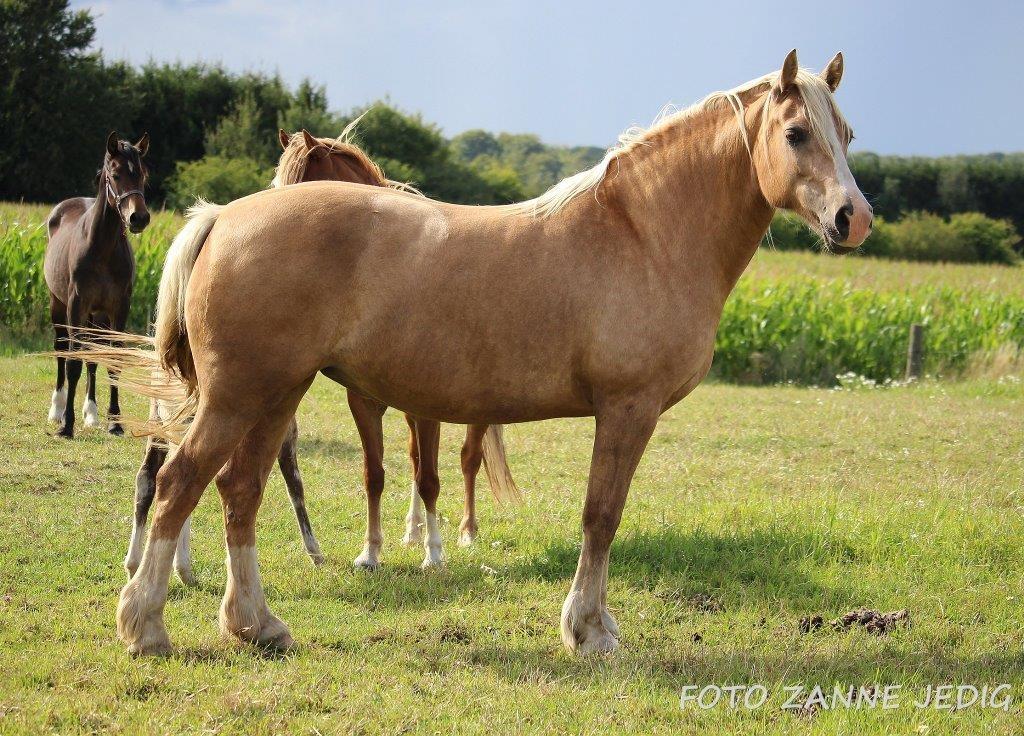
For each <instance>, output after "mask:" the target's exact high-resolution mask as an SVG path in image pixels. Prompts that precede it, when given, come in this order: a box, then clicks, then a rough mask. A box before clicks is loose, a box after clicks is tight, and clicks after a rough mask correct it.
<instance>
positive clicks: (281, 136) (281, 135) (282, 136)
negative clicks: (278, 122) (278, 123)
mask: <svg viewBox="0 0 1024 736" xmlns="http://www.w3.org/2000/svg"><path fill="white" fill-rule="evenodd" d="M277 139H278V140H279V141H281V150H282V151H283V150H284V149H286V148H288V143H289V142H290V141H291V139H292V137H291V136H290V135H288V134H287V133H285V132H284V128H278V129H277Z"/></svg>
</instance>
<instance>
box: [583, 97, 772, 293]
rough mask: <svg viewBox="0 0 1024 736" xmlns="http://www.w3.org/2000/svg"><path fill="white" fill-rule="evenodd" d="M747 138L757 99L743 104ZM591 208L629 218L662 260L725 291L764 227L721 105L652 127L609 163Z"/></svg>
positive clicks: (758, 196) (747, 160)
mask: <svg viewBox="0 0 1024 736" xmlns="http://www.w3.org/2000/svg"><path fill="white" fill-rule="evenodd" d="M744 103H745V105H747V107H746V115H745V123H746V128H747V130H746V133H747V136H748V140H749V141H750V142H751V145H753V141H755V140H756V136H757V133H758V127H759V125H760V115H759V114H758V113H759V110H760V103H759V100H744ZM589 199H590V201H591V202H592V203H593V206H595V207H600V208H601V209H603V210H604V211H605V212H606V214H607V213H616V214H617V215H618V216H620V217H625V218H627V219H628V220H629V222H630V224H631V226H632V229H633V230H634V231H635V232H636V233H637V235H638V237H639V238H640V240H641V241H644V243H645V244H646V245H648V246H649V247H652V248H653V249H654V250H655V251H656V252H657V253H658V255H659V257H661V258H663V259H668V260H673V261H678V262H686V263H688V264H689V267H688V269H689V270H691V271H692V267H693V266H694V265H695V264H700V265H701V266H702V269H701V270H702V271H703V272H704V273H706V275H708V276H710V277H714V278H715V279H716V280H720V283H721V285H722V287H724V289H725V290H726V293H728V291H731V289H732V287H733V286H734V285H735V283H736V281H737V279H739V277H740V275H741V274H742V273H743V270H744V269H745V268H746V266H747V264H748V263H749V261H750V259H751V258H752V257H753V254H754V251H755V250H756V249H757V247H758V245H759V243H760V242H761V239H762V238H763V237H764V234H765V231H766V230H767V229H768V225H769V224H770V222H771V217H772V213H773V208H772V207H771V206H770V205H769V204H768V202H767V201H766V200H765V198H764V195H763V194H762V193H761V189H760V186H759V185H758V182H757V176H756V174H755V171H754V165H753V162H752V161H751V157H750V154H749V153H748V151H747V148H746V146H745V145H744V141H743V138H742V136H741V131H740V130H739V123H738V121H737V119H736V115H735V113H734V112H733V110H732V108H731V107H729V105H728V104H727V103H726V102H725V101H724V100H723V101H722V102H721V103H720V104H715V105H712V106H710V108H709V109H704V110H700V111H697V112H695V113H691V114H688V115H680V116H679V117H678V118H677V119H675V120H672V121H668V122H667V123H666V124H663V125H661V126H658V127H657V128H656V129H654V130H652V132H651V133H649V134H648V136H647V137H646V138H645V139H644V141H643V142H641V143H639V144H636V145H635V146H634V147H633V149H632V150H631V151H629V152H628V153H625V154H621V155H620V156H618V157H617V158H616V159H613V160H612V162H611V163H610V164H609V169H608V173H607V175H606V177H605V179H604V181H603V182H602V184H601V185H600V189H599V191H598V192H597V197H596V200H595V198H594V197H590V198H589Z"/></svg>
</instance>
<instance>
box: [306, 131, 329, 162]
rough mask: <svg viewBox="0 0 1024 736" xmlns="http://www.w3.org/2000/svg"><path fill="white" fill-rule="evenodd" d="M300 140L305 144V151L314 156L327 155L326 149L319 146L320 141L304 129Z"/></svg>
mask: <svg viewBox="0 0 1024 736" xmlns="http://www.w3.org/2000/svg"><path fill="white" fill-rule="evenodd" d="M302 140H303V141H305V142H306V149H307V150H308V151H309V152H310V153H311V154H313V155H314V156H323V155H324V154H326V153H327V149H326V148H324V147H323V146H322V145H321V144H320V141H318V140H317V139H316V138H314V137H313V134H312V133H310V132H309V131H308V130H306V129H305V128H303V129H302Z"/></svg>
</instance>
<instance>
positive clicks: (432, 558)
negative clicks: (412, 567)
mask: <svg viewBox="0 0 1024 736" xmlns="http://www.w3.org/2000/svg"><path fill="white" fill-rule="evenodd" d="M442 567H444V555H443V554H441V550H436V551H434V550H428V551H427V554H426V555H425V556H424V557H423V562H421V563H420V569H421V570H438V569H440V568H442Z"/></svg>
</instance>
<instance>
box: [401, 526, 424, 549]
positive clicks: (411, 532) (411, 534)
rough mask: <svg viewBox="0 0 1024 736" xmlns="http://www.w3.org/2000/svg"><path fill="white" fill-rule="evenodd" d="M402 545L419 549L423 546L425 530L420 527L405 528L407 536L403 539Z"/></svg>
mask: <svg viewBox="0 0 1024 736" xmlns="http://www.w3.org/2000/svg"><path fill="white" fill-rule="evenodd" d="M402 544H404V545H405V546H406V547H419V546H420V545H421V544H423V530H422V529H421V528H420V525H419V524H417V525H415V526H412V525H410V526H407V527H406V528H405V536H404V537H402Z"/></svg>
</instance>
